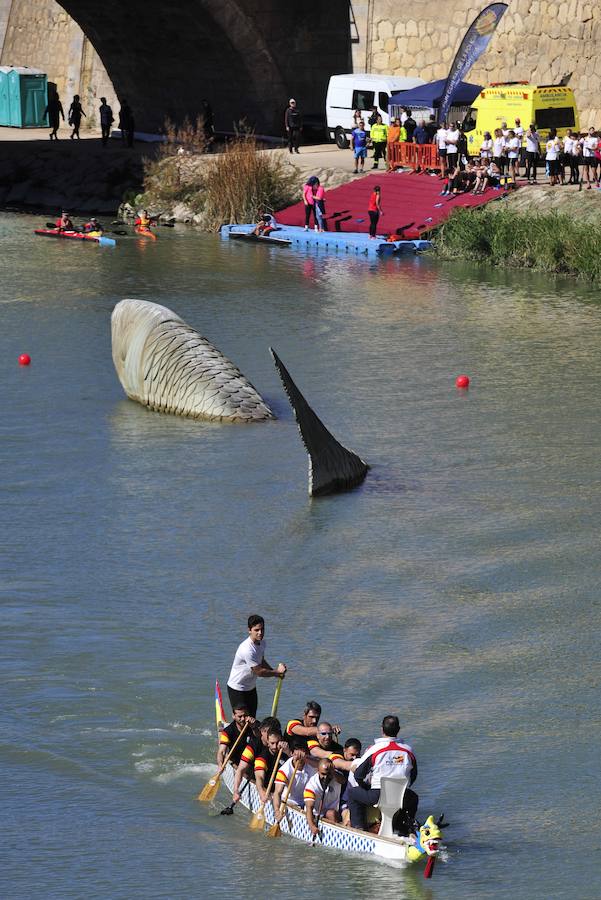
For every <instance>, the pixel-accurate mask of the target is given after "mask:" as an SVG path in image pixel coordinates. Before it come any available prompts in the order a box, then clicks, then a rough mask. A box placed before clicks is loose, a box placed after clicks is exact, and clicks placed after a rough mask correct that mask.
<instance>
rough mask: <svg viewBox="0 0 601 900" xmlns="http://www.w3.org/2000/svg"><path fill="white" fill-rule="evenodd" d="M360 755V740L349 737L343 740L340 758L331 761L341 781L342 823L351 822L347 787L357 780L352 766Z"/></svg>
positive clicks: (354, 783) (347, 823) (348, 823)
mask: <svg viewBox="0 0 601 900" xmlns="http://www.w3.org/2000/svg"><path fill="white" fill-rule="evenodd" d="M360 756H361V741H360V740H359V738H349V739H348V741H345V742H344V749H343V751H342V759H333V760H332V763H333V765H334V768H335V769H336V775H337V776H338V780H339V781H340V783H341V787H340V815H341V816H342V824H343V825H350V824H351V814H350V812H349V808H348V801H347V795H348V788H349V785H355V786H356V784H357V782H356V781H355V778H354V776H353V773H352V768H353V766H354V765H355V763H356V761H357V760H358V759H359V757H360Z"/></svg>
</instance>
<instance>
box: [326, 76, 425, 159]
mask: <svg viewBox="0 0 601 900" xmlns="http://www.w3.org/2000/svg"><path fill="white" fill-rule="evenodd" d="M420 84H425V82H424V79H423V78H402V77H398V76H394V75H362V74H361V73H353V74H352V75H332V77H331V78H330V83H329V84H328V93H327V96H326V126H327V131H328V137H329V138H330V140H331V141H336V144H337V145H338V146H339V147H340V149H341V150H344V149H345V148H346V147H348V145H349V141H348V137H347V135H349V134H350V133H351V131H352V130H353V128H355V121H354V119H353V113H354V112H355V110H356V109H359V110H360V111H361V112H364V113H365V128H366V131H369V124H368V122H367V119H368V117H369V115H370V114H371V112H372V108H373V107H374V106H377V107H378V111H379V112H380V114H381V116H382V121H383V122H384V124H385V125H389V124H390V120H389V117H388V101H389V100H390V98H391V96H392V95H393V94H397V93H398V92H399V91H409V90H411V88H414V87H417V86H418V85H420Z"/></svg>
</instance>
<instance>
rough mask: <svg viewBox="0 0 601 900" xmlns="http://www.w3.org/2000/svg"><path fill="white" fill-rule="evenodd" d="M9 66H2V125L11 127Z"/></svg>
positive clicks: (0, 72)
mask: <svg viewBox="0 0 601 900" xmlns="http://www.w3.org/2000/svg"><path fill="white" fill-rule="evenodd" d="M9 72H10V68H9V67H8V66H0V125H10V108H9V105H8V73H9Z"/></svg>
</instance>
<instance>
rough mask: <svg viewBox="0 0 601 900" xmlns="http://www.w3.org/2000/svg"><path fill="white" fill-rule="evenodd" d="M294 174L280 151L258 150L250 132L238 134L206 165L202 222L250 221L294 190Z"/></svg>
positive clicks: (216, 225) (289, 198) (216, 224)
mask: <svg viewBox="0 0 601 900" xmlns="http://www.w3.org/2000/svg"><path fill="white" fill-rule="evenodd" d="M298 190H299V188H298V173H297V172H296V170H295V169H294V168H293V167H291V166H290V165H289V164H288V163H287V162H286V161H285V159H284V158H283V155H282V154H280V153H275V152H273V151H269V152H265V151H261V149H260V148H259V145H258V144H257V141H256V139H255V137H254V135H252V134H246V135H245V134H240V135H238V136H237V137H236V138H235V139H234V140H232V141H230V142H229V143H227V144H226V145H225V147H224V149H223V152H222V153H220V154H219V155H218V156H215V157H214V159H212V160H211V161H210V163H209V164H208V166H207V168H206V171H205V176H204V194H205V209H204V218H205V222H206V225H207V226H208V227H209V228H210V229H211V230H214V229H217V228H219V226H220V225H222V224H224V223H226V222H254V221H255V220H256V218H257V215H258V213H260V212H275V211H276V210H278V209H281V207H282V206H286V205H288V204H289V203H291V202H292V201H293V200H294V199H295V197H296V194H297V193H298Z"/></svg>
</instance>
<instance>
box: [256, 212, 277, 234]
mask: <svg viewBox="0 0 601 900" xmlns="http://www.w3.org/2000/svg"><path fill="white" fill-rule="evenodd" d="M277 227H278V223H277V222H276V220H275V216H272V215H271V214H270V213H263V214H262V215H261V216H259V221H258V222H257V224H256V225H255V230H254V231H253V234H255V235H256V236H257V237H267V235H268V234H271V232H272V231H276V229H277Z"/></svg>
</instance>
